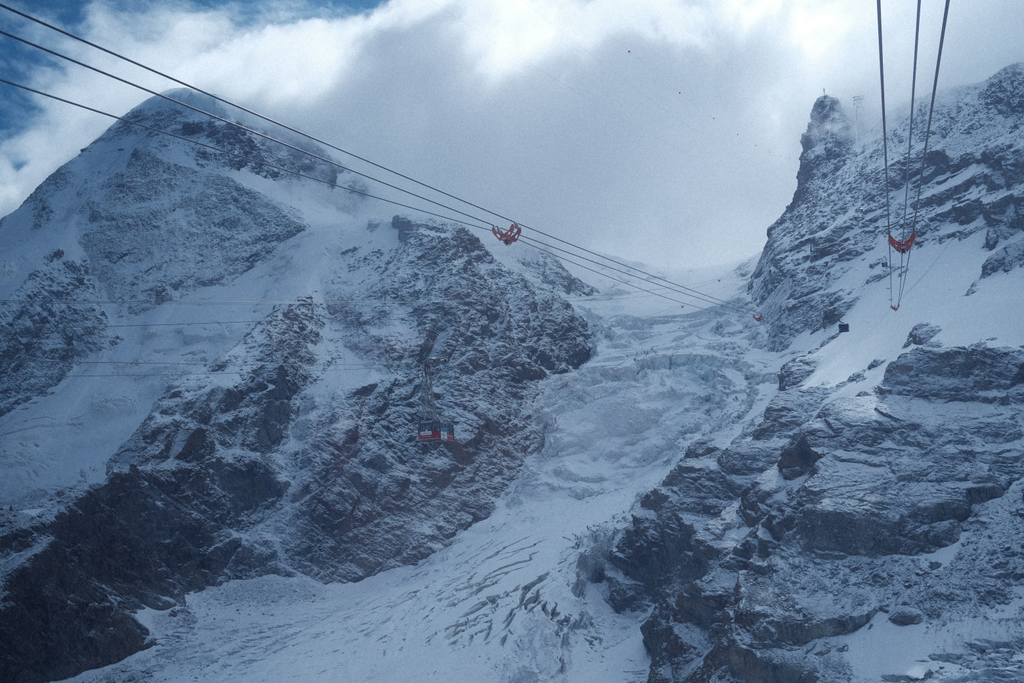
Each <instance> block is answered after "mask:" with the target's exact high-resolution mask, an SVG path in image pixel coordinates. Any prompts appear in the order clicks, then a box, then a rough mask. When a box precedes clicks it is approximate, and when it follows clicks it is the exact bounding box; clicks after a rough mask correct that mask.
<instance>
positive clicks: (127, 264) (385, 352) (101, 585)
mask: <svg viewBox="0 0 1024 683" xmlns="http://www.w3.org/2000/svg"><path fill="white" fill-rule="evenodd" d="M131 116H132V117H133V118H134V119H135V120H139V121H144V122H145V123H146V125H149V126H154V127H155V126H164V127H166V128H169V129H171V130H172V131H174V132H176V133H180V134H183V135H185V136H191V137H199V138H202V139H203V140H205V141H208V142H209V143H210V144H215V145H217V146H218V147H220V148H222V149H226V150H227V151H226V152H225V153H217V154H213V153H208V150H204V149H202V148H200V149H199V151H196V149H194V148H190V147H188V146H187V145H185V143H178V142H171V143H169V142H167V141H166V140H165V139H163V138H160V137H159V136H157V135H156V134H155V133H152V132H148V133H146V134H140V133H139V132H138V131H137V130H134V129H132V128H131V127H129V126H127V125H125V124H119V125H117V126H115V127H114V128H112V129H111V131H109V132H108V133H107V134H106V135H104V136H103V137H101V138H100V139H99V140H98V141H97V142H96V143H95V144H94V145H93V146H91V147H90V148H88V149H86V150H85V151H83V153H82V156H81V157H80V158H79V159H76V160H75V161H73V162H71V163H69V164H68V165H67V166H65V167H64V168H63V169H61V171H59V172H58V173H57V174H55V176H54V177H53V178H51V180H50V181H48V182H47V183H44V185H43V186H42V187H41V188H40V189H39V190H38V191H37V192H36V193H35V194H34V195H33V197H32V199H31V200H30V201H28V202H26V205H25V206H24V207H22V209H21V210H20V211H21V214H18V213H17V212H16V214H15V215H13V216H12V217H9V219H6V220H9V221H10V224H11V225H14V226H17V225H19V222H20V223H24V221H25V220H26V218H25V215H24V214H25V212H30V213H31V214H32V216H33V221H34V222H33V223H32V227H31V228H30V230H41V231H47V230H54V228H53V225H52V222H53V221H55V220H57V218H56V216H58V215H59V216H61V217H62V218H63V220H65V221H67V223H68V224H69V225H71V226H75V227H76V228H77V232H75V231H74V230H71V231H69V232H68V233H67V234H68V236H69V238H71V239H75V240H77V243H74V242H69V244H70V245H71V246H68V247H67V248H68V249H69V250H70V249H73V250H75V253H81V254H82V256H81V260H72V259H71V258H70V257H67V256H64V254H63V253H59V254H58V253H57V252H54V255H53V256H52V257H50V258H48V259H47V261H48V262H47V263H45V264H39V266H38V267H37V269H36V270H33V271H31V272H30V273H29V274H28V275H27V277H26V278H25V281H24V284H22V285H21V286H20V288H18V289H17V290H16V293H15V296H16V297H17V298H18V299H19V300H20V301H21V303H20V304H19V307H17V308H14V309H13V312H8V313H5V316H6V318H7V320H8V321H9V322H10V325H5V326H4V329H5V333H6V336H5V337H4V339H3V344H4V346H3V347H2V348H3V354H4V357H3V360H5V361H8V362H14V363H15V366H14V372H12V373H11V374H10V375H5V381H4V388H3V390H4V393H3V399H4V403H3V408H4V411H5V412H7V411H10V410H11V409H12V408H14V407H15V406H17V405H18V404H19V403H22V402H24V401H27V400H29V399H30V398H31V397H32V396H33V395H34V394H38V393H39V392H41V391H43V390H45V389H47V388H49V387H51V386H53V385H54V384H56V383H57V382H58V381H60V379H61V377H63V376H64V375H65V374H66V373H67V372H68V371H69V369H70V368H72V367H73V366H74V365H75V363H76V362H80V361H81V360H82V359H83V358H84V357H85V356H87V355H88V354H90V353H93V352H95V351H97V350H99V349H101V348H102V347H104V346H105V345H107V344H108V343H109V341H108V339H107V338H105V337H104V333H105V328H106V320H107V318H106V315H105V313H104V310H103V308H102V307H100V306H99V305H98V304H97V305H90V304H89V303H88V302H90V301H96V300H98V299H100V298H102V297H101V295H100V294H99V292H100V291H102V292H104V293H105V294H104V296H106V297H114V298H117V299H125V300H127V301H128V302H129V303H130V304H132V305H130V306H128V308H127V311H128V315H129V316H143V315H147V314H149V313H150V312H151V311H153V309H155V308H156V309H159V307H161V306H167V305H169V304H170V302H179V301H181V300H183V299H187V298H188V297H189V296H190V295H191V294H192V293H194V292H211V291H213V292H215V291H216V289H215V288H216V287H218V286H220V287H223V286H224V285H226V284H227V283H230V282H232V281H234V280H237V279H238V278H239V277H241V276H243V275H244V274H245V273H247V272H249V271H251V270H253V269H254V268H256V267H258V266H260V264H262V263H264V262H265V261H267V260H268V259H270V258H272V257H273V256H274V255H275V254H276V253H277V252H278V250H279V249H280V248H281V245H282V244H283V243H285V242H287V241H289V240H291V239H292V238H294V237H296V236H297V235H299V234H300V233H303V232H304V231H306V230H307V229H308V227H309V226H308V225H307V223H306V222H305V220H304V218H303V216H302V214H301V212H300V209H298V208H296V207H289V206H287V205H284V204H282V203H281V202H280V200H278V199H274V198H272V197H271V195H270V194H265V192H271V194H272V193H273V191H274V190H273V187H272V186H269V185H266V182H267V181H270V182H272V183H273V182H286V181H288V182H294V181H293V180H292V178H291V176H287V175H285V174H283V173H280V172H279V171H276V170H273V169H270V168H268V166H267V165H266V164H273V165H275V166H283V167H286V168H287V167H290V166H296V165H298V166H300V167H301V168H300V170H301V171H302V172H303V173H304V174H305V175H309V174H318V173H319V174H320V175H321V176H324V177H325V178H326V179H327V180H328V181H329V182H332V183H333V182H334V181H335V179H336V176H335V175H333V173H334V172H333V170H330V168H331V167H329V166H327V165H326V164H319V163H311V162H309V161H305V160H303V159H302V158H301V157H300V156H299V155H298V154H291V153H283V154H282V153H274V154H276V156H275V155H274V154H272V153H271V151H270V150H269V149H268V147H267V145H268V143H266V141H263V140H260V139H258V138H255V137H253V136H252V135H251V134H249V133H245V132H239V131H238V130H237V129H231V128H229V127H227V126H226V124H220V123H216V124H215V123H203V122H200V121H196V120H195V119H196V117H195V116H193V115H191V114H181V113H178V112H176V111H175V110H173V108H171V106H170V105H168V104H166V103H161V102H155V103H154V102H150V103H147V104H145V105H143V106H142V107H140V108H139V109H137V110H136V111H135V112H133V113H132V115H131ZM129 145H130V147H129ZM236 154H244V155H245V156H244V157H238V156H236ZM95 157H102V158H105V159H108V160H110V161H112V163H108V164H106V165H105V166H104V168H105V174H104V173H100V172H91V173H84V169H86V168H89V160H90V159H91V158H95ZM239 159H242V161H239ZM254 177H256V178H258V180H254ZM254 188H263V189H262V190H258V189H254ZM80 197H88V198H89V199H88V200H86V201H83V200H81V199H80ZM5 222H6V221H5ZM37 224H38V225H37ZM5 227H6V226H5ZM360 232H361V233H362V234H361V236H360V235H358V234H352V235H350V236H349V239H350V241H353V242H355V244H356V246H354V247H352V248H349V249H347V250H344V251H343V253H342V254H341V255H340V257H339V258H336V259H333V260H332V261H331V262H330V265H329V266H328V267H327V268H326V269H325V270H324V271H322V272H320V273H317V274H316V277H317V278H318V279H319V280H320V283H321V284H320V287H321V288H322V291H323V292H325V294H324V295H318V296H315V297H314V296H313V295H307V296H302V297H298V298H296V299H295V300H294V301H292V302H290V303H280V304H278V305H277V306H276V307H275V309H274V310H273V312H271V313H270V314H265V315H264V316H263V317H262V319H260V320H258V321H256V322H252V323H251V324H250V326H249V329H248V332H246V333H245V334H244V336H243V337H241V339H240V340H239V341H238V342H237V344H235V345H234V346H233V347H232V348H228V349H227V350H226V352H224V353H221V354H218V355H217V356H216V357H214V358H210V359H208V360H206V361H205V362H201V363H196V364H194V365H198V367H199V369H198V371H196V372H195V373H188V372H187V371H186V372H182V373H181V374H180V375H179V376H178V377H177V378H175V379H172V380H168V388H167V389H166V390H165V391H164V392H163V395H162V396H160V397H159V399H158V400H157V401H156V403H155V404H154V406H153V408H152V411H151V412H150V413H149V416H148V417H147V418H146V419H145V420H144V421H143V422H142V423H141V424H140V425H139V426H138V428H137V430H136V431H135V433H134V434H132V435H131V436H130V437H129V438H128V439H127V440H126V441H124V443H122V444H121V445H120V447H119V448H116V447H115V448H116V452H115V449H114V448H112V449H111V453H110V455H111V456H112V457H111V458H110V461H109V464H108V476H107V479H106V482H105V483H104V484H102V485H100V486H97V487H94V488H93V489H91V490H88V491H87V492H86V493H85V494H84V495H82V496H81V497H79V498H78V499H77V500H73V502H71V503H70V504H69V505H68V506H67V508H66V509H65V510H64V511H63V512H62V513H61V514H59V515H58V516H57V517H56V519H55V520H54V521H53V522H52V523H47V522H45V521H41V522H40V523H38V524H34V525H33V524H30V525H24V524H22V525H17V526H16V527H15V529H14V530H13V531H11V530H9V529H5V532H4V533H5V536H4V537H3V538H4V540H3V543H4V545H3V548H4V551H5V552H7V553H15V554H18V553H20V554H18V555H17V557H20V558H22V562H21V563H20V564H19V565H15V566H14V567H13V568H11V569H10V571H9V572H8V573H6V574H5V582H4V590H5V594H4V595H5V597H4V603H3V609H2V610H0V640H3V642H4V648H3V654H2V656H0V678H2V679H3V680H19V681H35V680H51V679H55V678H64V677H67V676H70V675H73V674H75V673H78V672H80V671H82V670H83V669H87V668H93V667H97V666H102V665H104V664H109V663H111V662H114V661H117V660H119V659H121V658H123V657H125V656H127V655H129V654H131V653H133V652H135V651H138V650H139V649H141V648H144V647H147V646H148V645H149V644H150V642H149V641H148V640H147V637H146V636H147V632H146V629H145V628H144V627H143V626H141V625H140V624H139V623H138V622H137V621H136V620H135V619H134V618H133V617H132V613H133V612H134V611H136V610H138V609H140V608H141V607H142V606H146V607H149V608H152V609H158V610H163V609H167V608H168V607H170V606H172V605H174V604H176V603H177V604H180V603H181V602H182V601H183V597H182V596H183V595H184V594H185V593H188V592H190V591H194V590H198V589H201V588H203V587H205V586H209V585H213V584H218V583H221V582H224V581H228V580H231V579H241V578H249V577H254V576H261V575H266V574H281V575H294V574H296V573H302V574H306V575H309V576H313V577H316V578H317V579H320V580H325V581H332V580H341V581H357V580H360V579H363V578H365V577H367V576H370V575H372V574H374V573H377V572H380V571H382V570H385V569H388V568H392V567H396V566H400V565H402V564H408V563H412V562H415V561H417V560H419V559H422V558H424V557H426V556H428V555H430V554H431V553H433V552H435V551H436V550H438V549H439V548H442V547H444V546H445V545H446V544H447V543H449V541H450V539H451V538H452V537H453V536H454V535H455V533H456V532H457V531H459V530H461V529H465V528H466V527H468V526H469V525H471V524H473V523H475V522H477V521H480V520H481V519H484V518H486V517H487V516H488V515H489V514H490V512H491V510H492V509H493V506H494V501H495V500H496V498H497V497H498V496H499V495H500V494H501V493H502V492H503V491H504V489H505V488H506V487H507V486H508V484H509V483H510V482H511V481H512V480H513V478H514V477H515V476H516V474H517V473H518V471H519V468H520V466H521V464H522V462H523V459H524V458H525V457H526V456H527V455H528V454H530V453H533V452H536V451H537V450H538V449H539V448H540V447H541V446H542V445H543V443H544V439H543V435H542V433H541V432H540V431H539V429H538V428H537V427H536V426H535V425H533V424H532V423H531V421H530V419H529V412H528V411H529V406H530V402H531V400H532V399H533V398H534V397H535V396H536V394H537V391H538V381H539V380H542V379H544V378H546V377H549V376H551V375H557V374H561V373H566V372H568V371H570V370H572V369H574V368H578V367H579V366H580V365H581V364H582V363H584V362H586V361H587V360H588V359H589V358H590V354H591V349H590V338H589V336H590V333H589V330H588V326H587V324H586V322H585V321H584V320H583V319H582V318H581V317H580V316H579V315H578V314H577V313H576V312H575V311H574V309H573V307H572V306H571V305H570V304H568V303H567V302H566V301H564V300H562V299H561V298H559V297H558V296H557V295H556V294H555V293H554V292H555V291H557V290H561V291H570V292H574V293H587V292H592V291H593V289H592V288H590V287H589V286H588V285H584V284H583V283H582V282H579V281H578V280H576V279H575V278H573V277H572V276H571V275H570V274H569V273H568V272H566V271H565V270H564V268H561V266H560V265H558V264H556V263H552V262H548V261H545V260H537V262H536V265H535V268H536V272H537V274H538V277H537V281H538V282H539V283H540V285H541V288H538V287H537V286H535V285H534V284H531V281H530V280H528V279H527V278H526V277H524V275H522V274H519V273H515V272H513V271H511V270H509V269H507V268H505V267H503V266H501V265H500V264H498V263H497V262H496V261H495V260H494V259H493V258H492V257H491V255H490V253H489V252H488V251H487V250H486V249H485V248H484V247H483V246H482V245H481V243H480V241H479V240H478V239H476V237H475V236H473V235H471V234H470V233H469V232H468V231H467V230H465V229H464V228H452V227H448V226H443V225H427V224H424V223H421V222H415V221H412V220H409V219H406V218H402V217H396V218H395V219H394V220H393V221H392V223H391V225H390V226H387V227H384V226H381V225H380V224H379V223H371V224H370V225H369V226H368V227H366V228H362V229H361V231H360ZM65 246H67V245H65ZM90 266H91V270H90ZM214 296H215V295H214ZM68 300H75V301H77V302H79V306H78V307H77V308H75V309H74V310H73V312H72V313H71V314H68V313H67V312H66V309H65V308H64V307H63V304H62V302H64V301H68ZM81 302H86V303H81ZM6 310H10V309H6ZM132 319H133V318H131V317H129V320H132ZM136 326H142V324H136ZM26 350H28V351H31V352H32V354H33V355H35V356H38V358H33V359H31V361H27V360H23V356H22V354H24V353H25V351H26ZM429 356H443V357H445V358H448V360H449V362H448V363H447V364H446V366H445V367H444V370H443V372H439V374H438V377H437V381H436V383H435V391H437V393H438V394H439V396H437V397H436V398H437V402H438V404H439V406H440V407H441V410H442V413H443V414H444V415H445V417H446V418H447V419H449V420H451V421H453V422H455V423H456V431H457V433H458V441H457V442H456V443H453V444H448V443H434V444H418V443H416V439H415V437H416V423H417V421H418V420H419V419H420V416H419V415H418V406H419V404H420V401H419V395H418V394H419V391H420V382H421V378H422V369H421V363H422V361H423V360H424V359H425V358H427V357H429ZM47 362H48V363H51V364H52V367H50V366H47V367H46V372H39V368H40V367H42V365H41V364H43V363H47ZM352 365H360V366H363V367H365V368H366V371H367V372H368V373H369V374H368V378H370V379H372V381H370V382H368V383H365V384H363V385H361V386H347V385H346V384H345V383H343V384H342V385H341V388H335V384H336V380H337V378H338V373H343V372H345V371H346V370H347V368H348V367H349V366H352ZM30 548H34V549H35V551H34V552H33V553H31V554H28V555H26V551H27V550H28V549H30Z"/></svg>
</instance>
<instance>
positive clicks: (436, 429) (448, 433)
mask: <svg viewBox="0 0 1024 683" xmlns="http://www.w3.org/2000/svg"><path fill="white" fill-rule="evenodd" d="M416 440H417V441H455V425H451V424H446V423H444V422H421V423H420V430H419V435H418V436H417V437H416Z"/></svg>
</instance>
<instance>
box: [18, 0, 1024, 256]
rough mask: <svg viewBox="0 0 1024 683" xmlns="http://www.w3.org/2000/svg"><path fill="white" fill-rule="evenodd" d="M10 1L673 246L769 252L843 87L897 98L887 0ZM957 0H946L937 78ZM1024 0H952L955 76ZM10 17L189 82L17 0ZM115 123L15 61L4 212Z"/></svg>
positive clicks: (523, 197) (528, 200) (178, 72)
mask: <svg viewBox="0 0 1024 683" xmlns="http://www.w3.org/2000/svg"><path fill="white" fill-rule="evenodd" d="M2 3H3V4H4V5H10V6H12V7H15V8H16V9H19V10H22V11H25V12H27V13H30V14H33V15H36V16H39V17H40V18H44V19H46V20H48V21H50V22H52V23H56V24H59V25H60V26H62V27H64V28H66V29H67V30H70V31H72V32H74V33H76V34H78V35H80V36H82V37H84V38H87V39H89V40H91V41H93V42H96V43H98V44H101V45H103V46H106V47H109V48H111V49H113V50H115V51H117V52H120V53H121V54H124V55H126V56H129V57H131V58H133V59H135V60H137V61H139V62H142V63H144V64H146V65H149V66H152V67H153V68H155V69H158V70H160V71H164V72H166V73H169V74H171V75H173V76H175V77H177V78H180V79H181V80H184V81H186V82H189V83H193V84H194V85H196V86H198V87H200V88H202V89H204V90H208V91H210V92H214V93H216V94H218V95H221V96H223V97H225V98H227V99H230V100H233V101H236V102H239V103H240V104H243V105H245V106H247V107H249V108H251V109H255V110H257V111H260V112H261V113H265V114H267V115H269V116H272V117H274V118H276V119H278V120H282V121H285V122H287V123H289V124H290V125H292V126H294V127H297V128H300V129H302V130H305V131H307V132H309V133H312V134H314V135H316V136H317V137H320V138H322V139H325V140H328V141H330V142H332V143H334V144H336V145H338V146H339V147H343V148H345V149H347V150H350V151H353V152H356V153H357V154H359V155H361V156H363V157H366V158H369V159H371V160H373V161H376V162H378V163H380V164H383V165H386V166H388V167H391V168H394V169H396V170H399V171H401V172H403V173H405V174H406V175H409V176H411V177H414V178H416V179H418V180H421V181H423V182H427V183H429V184H431V185H434V186H436V187H439V188H442V189H444V190H446V191H448V192H450V193H452V194H455V195H458V196H460V197H464V198H467V199H470V200H471V201H473V202H474V203H476V204H479V205H481V206H484V207H487V208H489V209H493V210H495V211H496V212H498V213H500V214H503V215H506V216H510V217H512V218H514V219H516V220H519V221H521V222H523V223H525V224H527V225H530V226H533V227H536V228H539V229H541V230H544V231H546V232H550V233H552V234H556V235H559V236H564V237H565V238H567V239H570V240H573V241H575V242H577V243H580V244H582V245H584V246H587V247H588V248H591V249H594V250H597V251H601V252H605V253H609V254H614V255H616V256H619V257H622V258H627V259H634V260H639V261H643V262H645V263H649V264H651V265H654V266H658V267H693V266H700V265H708V264H715V263H722V262H728V261H734V260H737V259H739V258H741V257H745V256H749V255H753V254H755V253H757V252H758V251H760V249H761V247H762V246H763V244H764V240H765V231H766V229H767V227H768V226H769V225H770V224H771V223H772V222H773V221H774V220H775V219H776V218H777V217H778V216H779V214H780V213H781V212H782V210H783V209H784V207H785V206H786V204H787V203H789V200H790V199H791V196H792V193H793V190H794V188H795V185H796V180H795V177H796V172H797V165H798V157H799V153H800V144H799V139H800V135H801V133H802V132H803V131H804V130H805V129H806V126H807V121H808V115H809V112H810V109H811V106H812V105H813V103H814V100H815V98H816V97H818V96H820V95H821V94H822V92H827V93H828V94H829V95H833V96H836V97H839V98H840V99H841V101H842V102H843V104H844V105H845V106H846V107H847V109H848V111H851V112H852V102H851V97H852V96H854V95H863V96H864V106H863V108H862V110H861V111H860V112H858V118H859V124H860V127H861V129H862V130H864V131H868V130H869V129H871V128H877V121H878V120H879V109H878V100H879V86H878V52H877V50H878V45H877V25H876V14H875V3H874V2H870V1H869V0H631V1H625V0H391V1H390V2H382V3H375V2H372V1H370V0H349V1H341V0H337V1H335V2H318V3H312V2H311V3H306V2H295V1H292V0H280V1H273V0H272V1H267V2H261V3H257V2H244V3H234V2H227V3H225V2H216V1H213V0H205V1H203V2H174V1H173V0H162V1H160V2H152V3H149V2H141V1H128V0H122V1H112V2H81V3H76V2H74V1H73V0H2ZM942 4H943V3H942V2H941V0H925V1H924V5H925V8H924V15H923V18H922V47H921V57H920V60H921V66H920V71H919V76H918V79H919V86H918V87H919V90H918V92H919V93H924V94H925V96H926V95H927V92H926V91H927V89H928V88H929V87H930V83H931V80H932V77H933V70H934V65H935V54H936V48H937V43H938V36H939V30H940V25H941V12H942ZM883 5H884V7H883V21H884V29H885V33H884V39H885V54H886V86H887V93H886V98H887V104H888V105H889V106H890V109H893V108H895V105H898V104H900V103H903V104H905V103H906V102H907V100H909V96H910V72H911V65H912V48H913V37H914V34H913V32H914V15H913V12H914V5H915V3H913V2H912V0H887V1H886V2H884V3H883ZM1021 9H1022V3H1021V2H1020V1H1019V0H970V1H969V2H965V1H964V0H954V1H953V3H952V7H951V9H950V17H949V26H948V28H947V34H946V43H945V47H944V51H943V61H942V72H941V74H940V86H945V87H949V86H953V85H960V84H966V83H973V82H978V81H981V80H984V79H985V78H987V77H988V76H990V75H991V74H992V73H994V72H995V71H997V70H998V69H999V68H1001V67H1003V66H1005V65H1007V64H1010V63H1013V62H1017V61H1024V41H1022V40H1021V39H1020V36H1021V35H1024V11H1021ZM0 29H2V30H4V31H7V32H10V33H14V34H17V35H19V36H22V37H24V38H27V39H29V40H32V41H35V42H39V43H42V44H45V45H47V46H48V47H51V48H53V49H56V50H59V51H61V52H64V53H66V54H69V55H71V56H74V57H76V58H78V59H81V60H83V61H87V62H89V63H90V64H94V65H96V66H98V67H101V68H104V69H107V70H110V71H112V72H114V73H116V74H118V75H120V76H122V77H124V78H127V79H129V80H132V81H135V82H138V83H141V84H143V85H145V86H146V87H148V88H151V89H153V90H158V91H162V90H166V89H168V88H171V87H174V85H173V84H172V83H168V82H167V81H164V80H162V79H160V78H158V77H156V76H154V75H152V74H148V73H146V72H143V71H140V70H138V69H137V68H134V67H131V66H129V65H126V64H124V63H121V62H118V61H117V60H115V59H114V58H112V57H110V56H107V55H103V54H102V53H98V52H96V51H95V50H92V49H90V48H88V47H86V46H84V45H82V44H80V43H74V42H72V41H69V40H67V39H64V38H61V37H60V36H59V35H56V34H54V33H53V32H50V31H47V30H46V29H44V28H42V27H39V26H38V25H35V24H31V23H29V22H27V21H25V20H24V19H21V18H19V17H17V16H15V15H13V14H11V13H10V12H8V11H6V10H3V9H0ZM0 78H5V79H8V80H12V81H16V82H20V83H24V84H27V85H31V86H33V87H36V88H39V89H40V90H44V91H46V92H51V93H53V94H56V95H60V96H62V97H65V98H68V99H71V100H74V101H76V102H81V103H83V104H88V105H89V106H92V107H95V108H98V109H102V110H104V111H109V112H111V113H115V114H124V113H126V112H127V111H129V110H130V109H131V108H132V107H133V106H134V105H136V104H138V103H139V102H141V101H142V100H143V99H145V98H146V97H147V95H146V94H145V93H142V92H140V91H138V90H135V89H132V88H130V87H128V86H124V85H121V84H118V83H115V82H112V81H110V80H109V79H106V78H104V77H102V76H99V75H96V74H93V73H90V72H88V71H85V70H83V69H81V68H80V67H75V66H72V65H69V64H66V63H61V62H59V61H57V60H54V59H52V58H43V57H42V56H40V55H39V54H38V53H36V52H33V51H31V50H28V49H23V48H22V47H19V46H18V44H17V43H15V42H14V41H12V40H11V39H10V38H7V37H3V36H0ZM922 83H923V84H924V85H922ZM851 115H852V114H851ZM110 124H111V121H110V119H106V118H104V117H101V116H97V115H95V114H89V113H87V112H82V111H80V110H76V109H74V108H71V107H68V106H67V105H63V104H60V103H54V102H48V101H42V100H37V99H35V98H33V97H29V96H25V95H23V94H20V93H18V92H16V91H14V89H12V88H11V87H10V86H6V85H2V84H0V216H2V215H6V214H7V213H10V212H11V211H13V210H14V209H15V208H17V206H18V205H19V204H20V203H21V202H22V201H23V200H24V199H25V197H27V196H28V194H29V193H30V192H31V191H32V189H33V188H34V187H35V186H36V185H38V184H39V183H40V182H41V181H42V180H43V179H44V178H45V177H46V176H47V175H48V174H50V173H51V172H53V171H54V170H55V169H56V168H57V167H58V166H60V165H61V164H62V163H64V162H66V161H67V160H69V159H70V158H72V157H73V156H74V155H75V154H77V153H78V150H79V149H81V148H82V147H84V146H85V145H87V144H88V143H89V142H91V141H92V140H93V139H95V138H96V137H97V136H98V135H99V134H100V133H102V132H103V130H104V129H106V128H107V127H108V126H109V125H110ZM865 134H870V132H865Z"/></svg>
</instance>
